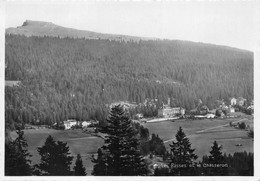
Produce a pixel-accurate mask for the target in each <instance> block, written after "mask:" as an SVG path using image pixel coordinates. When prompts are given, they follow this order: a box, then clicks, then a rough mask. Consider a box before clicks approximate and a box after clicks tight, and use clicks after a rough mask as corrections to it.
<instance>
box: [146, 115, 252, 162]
mask: <svg viewBox="0 0 260 181" xmlns="http://www.w3.org/2000/svg"><path fill="white" fill-rule="evenodd" d="M239 121H242V122H245V124H248V125H250V127H252V125H253V119H252V117H250V116H246V115H244V116H242V117H240V118H230V119H203V120H185V119H183V120H176V121H165V122H157V123H145V124H143V126H145V127H147V128H148V129H149V132H150V135H151V134H152V133H155V134H158V135H159V136H160V137H161V138H162V139H163V140H164V142H165V146H166V148H167V149H168V148H169V144H171V143H172V141H173V139H174V138H175V135H176V133H177V130H178V129H179V127H180V126H181V127H182V128H183V130H184V132H185V134H186V135H187V136H188V138H189V139H190V141H191V143H192V147H193V148H195V149H196V150H195V152H196V154H197V155H198V156H199V158H201V157H202V156H203V155H206V154H209V151H210V150H211V146H212V144H213V142H214V141H215V140H216V141H217V142H218V143H219V144H220V145H222V146H223V150H222V151H223V152H225V153H227V154H228V153H234V152H242V151H248V152H253V151H254V149H253V143H254V142H253V140H252V139H250V138H248V136H247V131H246V130H241V129H238V128H234V127H230V126H229V122H239ZM236 144H242V146H236Z"/></svg>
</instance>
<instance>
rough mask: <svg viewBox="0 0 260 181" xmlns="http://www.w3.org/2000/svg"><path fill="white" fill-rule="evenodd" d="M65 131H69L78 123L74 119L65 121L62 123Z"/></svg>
mask: <svg viewBox="0 0 260 181" xmlns="http://www.w3.org/2000/svg"><path fill="white" fill-rule="evenodd" d="M63 124H64V126H65V129H71V127H72V126H76V125H77V124H78V122H77V121H76V120H75V119H69V120H67V121H63Z"/></svg>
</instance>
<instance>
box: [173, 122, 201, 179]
mask: <svg viewBox="0 0 260 181" xmlns="http://www.w3.org/2000/svg"><path fill="white" fill-rule="evenodd" d="M170 148H171V158H170V165H169V166H170V174H171V175H179V176H188V175H196V162H195V160H196V159H197V158H198V156H197V155H195V154H194V151H195V149H192V148H191V143H190V141H189V139H188V138H187V137H186V135H185V133H184V132H183V130H182V128H181V127H180V128H179V130H178V132H177V134H176V142H175V141H173V142H172V145H170Z"/></svg>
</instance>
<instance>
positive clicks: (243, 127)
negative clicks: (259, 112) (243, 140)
mask: <svg viewBox="0 0 260 181" xmlns="http://www.w3.org/2000/svg"><path fill="white" fill-rule="evenodd" d="M238 127H239V129H246V124H245V123H244V122H242V123H239V124H238Z"/></svg>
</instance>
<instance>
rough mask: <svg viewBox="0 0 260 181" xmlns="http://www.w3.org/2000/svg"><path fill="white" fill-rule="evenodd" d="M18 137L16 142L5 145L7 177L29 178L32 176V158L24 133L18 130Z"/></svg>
mask: <svg viewBox="0 0 260 181" xmlns="http://www.w3.org/2000/svg"><path fill="white" fill-rule="evenodd" d="M16 133H17V134H18V137H17V138H16V139H15V140H14V141H10V142H8V143H6V144H5V175H6V176H28V175H32V168H31V166H30V163H31V161H30V159H29V158H30V157H31V155H30V154H29V152H28V150H27V147H28V145H27V142H26V140H25V138H24V132H23V131H22V130H21V129H18V130H16Z"/></svg>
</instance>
